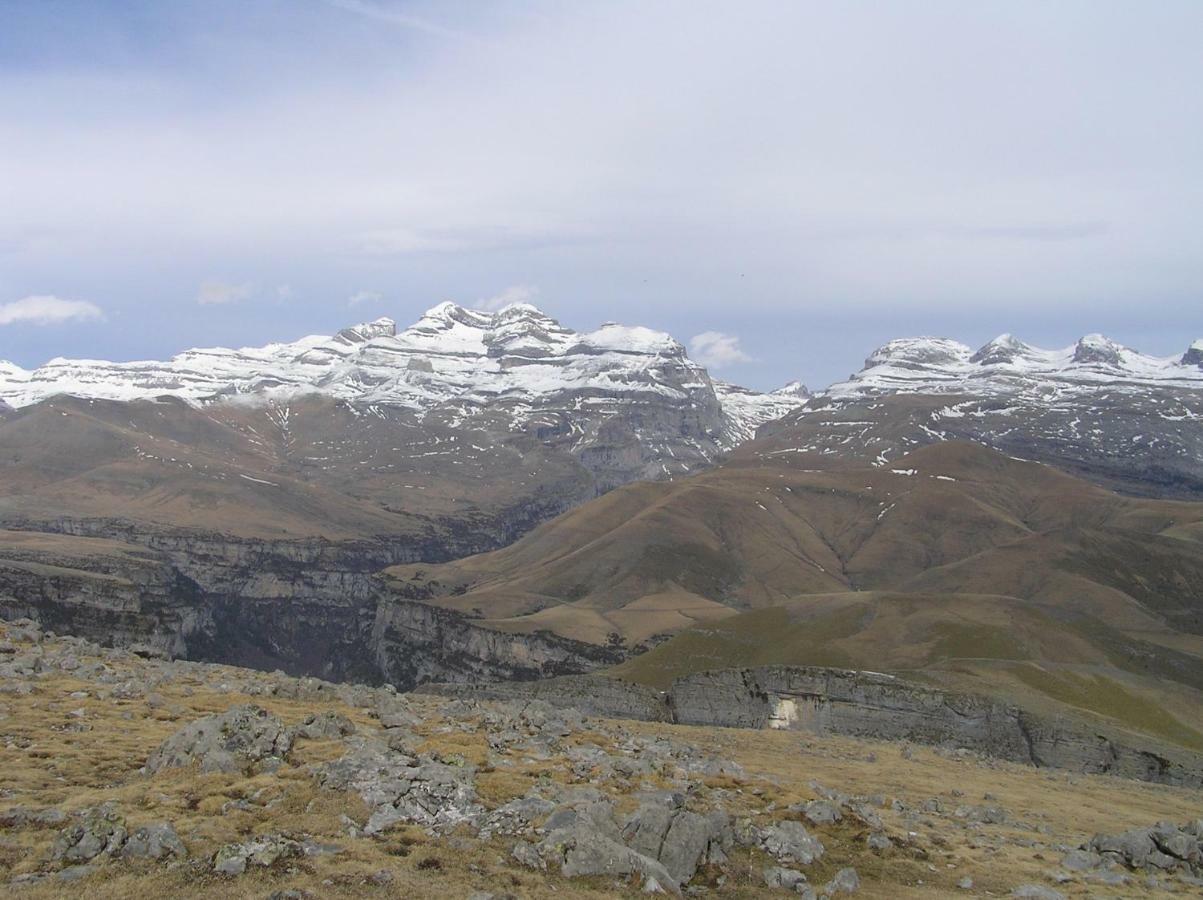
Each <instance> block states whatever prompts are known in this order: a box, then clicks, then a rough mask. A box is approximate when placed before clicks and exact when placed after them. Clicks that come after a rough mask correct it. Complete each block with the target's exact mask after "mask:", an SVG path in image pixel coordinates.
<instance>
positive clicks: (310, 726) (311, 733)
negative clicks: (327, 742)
mask: <svg viewBox="0 0 1203 900" xmlns="http://www.w3.org/2000/svg"><path fill="white" fill-rule="evenodd" d="M293 733H294V734H295V735H296V737H302V738H308V739H310V740H319V739H321V738H339V737H346V736H347V735H350V734H354V733H355V723H354V722H352V721H351V720H350V719H348V718H347V717H346V716H344V715H342V714H340V713H336V712H324V713H316V714H315V715H312V716H309V718H307V719H306V720H305V721H304V722H302V723H301V724H300V725H298V726H297V727H296V728H295V729H294V730H293Z"/></svg>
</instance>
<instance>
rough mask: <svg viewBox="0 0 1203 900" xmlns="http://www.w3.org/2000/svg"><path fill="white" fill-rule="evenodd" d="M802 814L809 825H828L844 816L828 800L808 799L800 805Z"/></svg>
mask: <svg viewBox="0 0 1203 900" xmlns="http://www.w3.org/2000/svg"><path fill="white" fill-rule="evenodd" d="M802 815H804V816H805V817H806V819H807V821H808V822H810V824H811V825H830V824H832V823H833V822H838V821H839V820H840V819H842V818H843V817H844V816H843V814H842V813H841V812H840V810H839V807H837V806H836V805H835V804H834V803H831V802H830V801H828V800H812V801H810V802H809V803H807V804H806V805H805V806H804V807H802Z"/></svg>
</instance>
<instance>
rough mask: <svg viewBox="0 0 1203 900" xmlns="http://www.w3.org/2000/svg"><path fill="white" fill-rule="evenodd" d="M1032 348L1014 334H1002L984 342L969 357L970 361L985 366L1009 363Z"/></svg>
mask: <svg viewBox="0 0 1203 900" xmlns="http://www.w3.org/2000/svg"><path fill="white" fill-rule="evenodd" d="M1031 349H1032V348H1031V347H1029V346H1028V345H1027V344H1025V343H1024V342H1023V341H1021V340H1020V339H1019V338H1017V337H1015V335H1013V334H1010V333H1006V334H1000V335H999V336H998V337H996V338H995V339H994V340H992V341H988V342H987V343H985V344H983V345H982V346H981V348H980V349H979V350H978V351H977V352H976V353H975V354H973V356H971V357H969V361H970V362H971V363H977V364H979V365H983V366H989V365H995V364H998V363H1009V362H1013V361H1014V360H1015V359H1016V358H1018V357H1020V356H1023V355H1024V354H1025V353H1027V352H1029V351H1030V350H1031Z"/></svg>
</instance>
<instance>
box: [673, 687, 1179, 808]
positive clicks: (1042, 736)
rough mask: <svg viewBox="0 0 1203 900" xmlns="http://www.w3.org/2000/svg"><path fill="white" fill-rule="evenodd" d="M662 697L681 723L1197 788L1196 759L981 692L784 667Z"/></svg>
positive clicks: (675, 688) (680, 689)
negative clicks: (914, 745)
mask: <svg viewBox="0 0 1203 900" xmlns="http://www.w3.org/2000/svg"><path fill="white" fill-rule="evenodd" d="M670 702H671V705H672V710H673V717H674V720H675V721H677V722H680V723H682V724H690V725H693V724H697V725H702V724H704V725H727V726H736V727H750V728H791V729H799V730H805V731H812V732H815V733H818V734H847V735H855V736H858V737H871V738H883V739H886V740H911V741H918V742H920V743H925V744H935V745H950V746H956V747H962V748H966V749H969V750H974V751H978V752H981V753H985V754H988V755H990V756H995V757H998V758H1000V759H1008V760H1012V761H1015V762H1023V763H1031V764H1032V765H1037V766H1049V767H1053V768H1064V769H1073V770H1075V771H1080V772H1094V773H1107V774H1111V775H1119V776H1121V777H1124V778H1136V779H1140V780H1142V781H1155V782H1160V783H1165V784H1186V785H1203V758H1199V757H1198V756H1196V755H1194V754H1190V753H1189V752H1187V751H1182V752H1181V753H1177V752H1175V751H1173V750H1171V749H1168V748H1158V749H1157V750H1153V749H1150V748H1149V747H1148V745H1136V744H1134V741H1135V739H1134V738H1133V739H1121V738H1117V737H1114V736H1112V735H1109V734H1106V733H1102V732H1095V731H1086V730H1084V729H1083V728H1082V726H1080V725H1075V724H1071V723H1065V722H1061V721H1057V720H1054V719H1048V718H1044V717H1041V716H1036V715H1033V714H1032V713H1029V712H1027V711H1026V710H1023V709H1020V708H1019V707H1016V706H1012V705H1009V704H1005V703H1000V702H998V701H996V700H991V699H989V698H987V697H981V696H976V695H973V694H956V693H950V692H947V691H941V690H938V689H935V688H928V687H923V686H920V685H916V684H913V683H910V682H906V681H903V680H901V679H898V678H894V677H892V676H889V675H880V674H876V673H872V672H853V671H847V670H841V669H823V668H812V667H785V666H781V667H768V668H760V669H731V670H719V671H711V672H699V673H696V674H694V675H689V676H686V677H684V678H680V679H678V680H677V681H676V682H674V683H673V688H672V692H671V701H670ZM1150 743H1151V742H1150Z"/></svg>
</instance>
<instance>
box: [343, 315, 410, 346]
mask: <svg viewBox="0 0 1203 900" xmlns="http://www.w3.org/2000/svg"><path fill="white" fill-rule="evenodd" d="M396 333H397V323H396V322H395V321H393V320H392V319H390V318H389V317H388V316H381V317H380V318H378V319H373V320H372V321H371V322H360V323H359V324H358V325H349V326H348V327H346V328H344V329H343V330H342V331H340V332H339V333H338V334H337V335H335V338H337V339H341V340H343V341H345V342H347V343H349V344H361V343H363V342H364V341H370V340H372V339H373V338H379V337H393V336H394V335H396Z"/></svg>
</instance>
